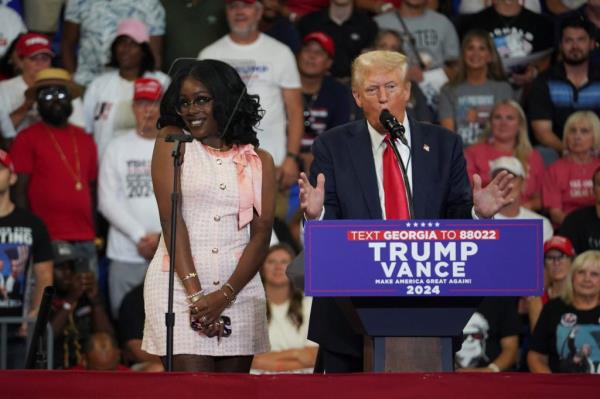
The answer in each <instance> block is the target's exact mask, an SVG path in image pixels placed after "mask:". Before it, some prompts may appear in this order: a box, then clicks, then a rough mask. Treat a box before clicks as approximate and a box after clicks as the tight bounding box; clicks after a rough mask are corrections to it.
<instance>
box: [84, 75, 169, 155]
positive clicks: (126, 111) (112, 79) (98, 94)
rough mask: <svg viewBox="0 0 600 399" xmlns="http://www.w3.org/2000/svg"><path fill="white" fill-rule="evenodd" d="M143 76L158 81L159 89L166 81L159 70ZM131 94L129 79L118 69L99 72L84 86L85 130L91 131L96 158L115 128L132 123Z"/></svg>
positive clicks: (123, 128)
mask: <svg viewBox="0 0 600 399" xmlns="http://www.w3.org/2000/svg"><path fill="white" fill-rule="evenodd" d="M144 77H146V78H154V79H157V80H158V81H160V83H161V84H162V86H163V92H164V91H165V90H166V87H167V86H168V85H169V82H170V79H169V77H168V76H167V75H165V74H164V73H162V72H160V71H153V72H147V73H145V74H144ZM132 98H133V81H129V80H126V79H123V78H122V77H121V76H120V75H119V72H118V71H110V72H106V73H103V74H102V75H100V76H98V77H97V78H96V79H94V80H93V81H92V83H90V85H89V86H88V88H87V90H86V92H85V97H84V99H83V113H84V117H85V130H86V131H87V132H88V133H93V134H94V140H96V145H97V146H98V155H99V159H102V155H103V154H104V150H105V149H106V146H107V145H108V143H109V141H110V140H111V139H112V138H113V137H115V135H116V132H117V131H121V132H123V131H124V130H126V129H130V128H133V127H135V118H134V116H133V111H132V109H131V102H132Z"/></svg>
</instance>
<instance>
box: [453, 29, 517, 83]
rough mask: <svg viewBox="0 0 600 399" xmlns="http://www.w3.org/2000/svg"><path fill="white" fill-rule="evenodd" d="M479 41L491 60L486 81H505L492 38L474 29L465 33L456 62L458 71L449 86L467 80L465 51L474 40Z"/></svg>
mask: <svg viewBox="0 0 600 399" xmlns="http://www.w3.org/2000/svg"><path fill="white" fill-rule="evenodd" d="M474 39H479V40H481V41H482V42H483V44H484V46H485V47H486V49H487V50H488V51H489V52H490V54H491V56H492V59H491V61H490V63H489V64H488V68H487V78H488V80H505V79H506V75H505V74H504V69H503V68H502V62H501V61H500V55H498V51H497V50H496V46H495V45H494V42H492V38H491V36H490V34H489V33H488V32H486V31H484V30H480V29H474V30H470V31H469V32H467V34H466V35H465V37H464V39H463V41H462V44H461V49H460V57H459V60H458V71H457V73H456V76H455V77H454V79H452V80H451V81H450V85H451V86H456V85H459V84H461V83H463V82H464V81H466V80H467V65H466V63H465V50H466V49H467V46H468V45H469V44H470V43H471V42H472V41H473V40H474Z"/></svg>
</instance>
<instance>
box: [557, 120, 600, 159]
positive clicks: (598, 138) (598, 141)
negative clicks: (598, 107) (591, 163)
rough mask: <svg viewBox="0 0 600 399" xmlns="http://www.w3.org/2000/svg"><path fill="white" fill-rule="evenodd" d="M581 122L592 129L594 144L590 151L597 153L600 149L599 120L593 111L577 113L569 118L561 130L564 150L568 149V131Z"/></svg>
mask: <svg viewBox="0 0 600 399" xmlns="http://www.w3.org/2000/svg"><path fill="white" fill-rule="evenodd" d="M582 121H586V122H587V123H589V124H590V127H591V128H592V134H593V136H594V144H593V146H592V149H593V150H594V152H597V151H598V149H600V119H598V116H597V115H596V113H595V112H594V111H577V112H574V113H572V114H571V115H570V116H569V118H568V119H567V121H566V122H565V127H564V129H563V138H562V139H563V145H564V147H565V148H566V149H568V147H567V136H568V134H569V130H570V129H571V127H572V126H573V125H574V124H576V123H579V122H582Z"/></svg>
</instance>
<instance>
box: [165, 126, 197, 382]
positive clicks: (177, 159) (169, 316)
mask: <svg viewBox="0 0 600 399" xmlns="http://www.w3.org/2000/svg"><path fill="white" fill-rule="evenodd" d="M193 140H194V138H193V137H192V136H190V135H185V134H170V135H168V136H167V138H166V139H165V141H166V142H168V143H174V145H173V152H171V156H172V157H173V191H172V193H171V241H170V249H171V251H170V253H169V289H168V291H169V292H168V302H167V313H165V325H166V327H167V361H166V363H167V364H166V369H167V371H168V372H170V371H173V327H174V326H175V313H173V290H174V288H175V287H174V286H175V253H176V251H175V244H176V242H177V212H178V204H179V197H180V195H181V194H180V193H179V177H180V175H181V165H182V164H183V158H182V156H181V155H182V154H181V144H182V143H189V142H191V141H193Z"/></svg>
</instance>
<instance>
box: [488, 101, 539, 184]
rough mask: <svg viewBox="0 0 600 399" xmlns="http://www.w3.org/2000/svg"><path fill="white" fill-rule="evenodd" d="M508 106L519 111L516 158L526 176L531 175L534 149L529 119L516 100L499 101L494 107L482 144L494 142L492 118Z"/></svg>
mask: <svg viewBox="0 0 600 399" xmlns="http://www.w3.org/2000/svg"><path fill="white" fill-rule="evenodd" d="M504 105H507V106H509V107H512V108H513V109H514V110H516V111H517V114H518V115H519V131H518V132H517V137H516V142H515V147H514V148H515V154H514V155H515V158H517V159H518V160H519V161H521V164H522V165H523V170H524V171H525V175H526V176H527V175H529V172H528V169H529V156H530V155H531V152H532V151H533V148H532V146H531V141H529V133H528V131H527V117H526V116H525V111H523V108H521V106H520V105H519V103H518V102H516V101H515V100H511V99H506V100H500V101H498V102H497V103H496V104H494V107H493V108H492V111H491V112H490V120H489V123H488V126H487V127H486V129H485V130H484V132H483V136H482V137H481V142H490V141H492V140H493V138H494V135H493V133H492V128H491V121H492V118H493V117H494V113H495V112H496V111H497V110H498V108H500V107H502V106H504Z"/></svg>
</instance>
